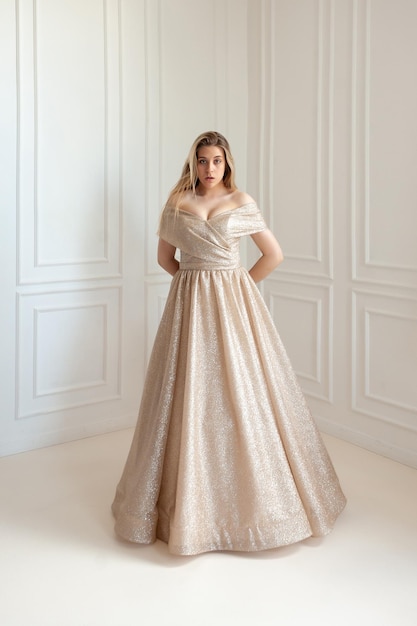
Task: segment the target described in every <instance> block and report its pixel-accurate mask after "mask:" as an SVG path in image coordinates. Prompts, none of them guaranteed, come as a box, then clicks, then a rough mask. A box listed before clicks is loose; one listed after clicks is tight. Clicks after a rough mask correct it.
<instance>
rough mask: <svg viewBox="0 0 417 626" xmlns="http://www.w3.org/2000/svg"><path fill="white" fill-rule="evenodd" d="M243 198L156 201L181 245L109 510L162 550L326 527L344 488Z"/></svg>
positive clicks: (257, 540) (243, 546)
mask: <svg viewBox="0 0 417 626" xmlns="http://www.w3.org/2000/svg"><path fill="white" fill-rule="evenodd" d="M265 228H266V225H265V222H264V220H263V217H262V215H261V213H260V211H259V209H258V207H257V205H256V204H255V203H253V202H251V203H249V204H245V205H244V206H241V207H239V208H237V209H233V210H225V211H223V212H222V213H218V214H217V215H215V216H214V217H212V218H210V219H202V218H200V217H199V216H197V215H194V214H192V213H189V212H186V211H183V210H177V211H176V210H174V209H173V208H170V207H167V208H165V210H164V212H163V214H162V218H161V224H160V231H159V234H160V236H161V237H162V238H163V239H164V240H166V241H167V242H169V243H170V244H172V245H173V246H175V247H176V248H178V249H179V250H180V251H181V258H180V268H179V270H178V272H177V273H176V274H175V276H174V277H173V279H172V282H171V287H170V291H169V295H168V298H167V302H166V305H165V309H164V313H163V316H162V319H161V322H160V325H159V329H158V332H157V335H156V338H155V343H154V346H153V351H152V354H151V357H150V362H149V366H148V371H147V375H146V380H145V385H144V391H143V395H142V401H141V406H140V411H139V418H138V422H137V426H136V430H135V434H134V437H133V441H132V445H131V448H130V452H129V455H128V458H127V461H126V465H125V468H124V471H123V474H122V477H121V479H120V482H119V484H118V486H117V491H116V496H115V500H114V502H113V506H112V510H113V513H114V516H115V518H116V525H115V530H116V533H117V534H118V535H119V536H120V537H122V538H124V539H126V540H128V541H132V542H137V543H143V544H149V543H152V542H154V541H155V539H156V538H159V539H162V540H163V541H165V542H166V543H167V544H168V549H169V551H170V552H172V553H173V554H181V555H191V554H198V553H201V552H208V551H211V550H235V551H255V550H265V549H268V548H274V547H278V546H283V545H287V544H290V543H294V542H298V541H301V540H303V539H305V538H307V537H310V536H316V537H317V536H322V535H325V534H327V533H328V532H330V530H331V529H332V527H333V525H334V522H335V520H336V518H337V517H338V515H339V514H340V512H341V511H342V509H343V508H344V506H345V502H346V500H345V497H344V495H343V492H342V490H341V488H340V485H339V481H338V478H337V476H336V473H335V470H334V468H333V465H332V462H331V460H330V458H329V455H328V453H327V450H326V448H325V446H324V443H323V441H322V438H321V436H320V433H319V431H318V429H317V427H316V425H315V423H314V421H313V418H312V416H311V414H310V411H309V409H308V406H307V404H306V401H305V398H304V395H303V393H302V391H301V389H300V386H299V383H298V381H297V378H296V376H295V374H294V371H293V369H292V367H291V364H290V361H289V359H288V356H287V354H286V352H285V349H284V347H283V345H282V343H281V340H280V338H279V335H278V332H277V330H276V328H275V325H274V323H273V321H272V318H271V315H270V313H269V311H268V309H267V307H266V304H265V302H264V300H263V298H262V296H261V294H260V292H259V290H258V288H257V286H256V285H255V283H254V281H253V280H252V278H251V276H250V275H249V273H248V271H247V270H246V269H245V268H244V267H242V266H241V264H240V257H239V241H240V238H241V237H243V236H246V235H250V234H253V233H256V232H260V231H262V230H263V229H265Z"/></svg>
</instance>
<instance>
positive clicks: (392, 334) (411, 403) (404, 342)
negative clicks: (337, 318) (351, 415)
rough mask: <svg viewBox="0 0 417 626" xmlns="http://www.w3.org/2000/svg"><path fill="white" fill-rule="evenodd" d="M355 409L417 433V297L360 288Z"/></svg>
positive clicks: (355, 312) (355, 314)
mask: <svg viewBox="0 0 417 626" xmlns="http://www.w3.org/2000/svg"><path fill="white" fill-rule="evenodd" d="M352 319H353V340H352V351H353V354H352V380H353V388H352V408H353V410H354V411H356V412H359V413H362V414H364V415H369V416H371V417H373V418H375V419H377V420H380V421H381V422H384V423H388V424H391V425H393V426H398V427H401V428H405V429H408V430H411V431H413V432H417V424H416V421H415V415H416V414H417V392H416V386H415V381H416V376H417V365H416V360H415V354H416V347H417V343H416V341H417V300H415V299H411V298H406V297H400V296H393V295H388V294H386V293H383V292H379V293H377V292H372V293H371V292H369V291H364V290H362V291H360V290H355V291H354V292H353V297H352Z"/></svg>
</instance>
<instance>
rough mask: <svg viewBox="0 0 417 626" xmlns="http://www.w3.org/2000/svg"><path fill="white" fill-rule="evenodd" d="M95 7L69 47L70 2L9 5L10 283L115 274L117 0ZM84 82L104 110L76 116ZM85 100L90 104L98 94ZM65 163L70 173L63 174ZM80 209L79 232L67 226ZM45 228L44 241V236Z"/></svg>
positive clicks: (117, 218) (117, 245)
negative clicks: (96, 90) (14, 227)
mask: <svg viewBox="0 0 417 626" xmlns="http://www.w3.org/2000/svg"><path fill="white" fill-rule="evenodd" d="M95 4H96V6H95V7H94V10H95V11H96V14H95V15H94V16H92V15H91V14H90V15H86V22H85V24H83V23H80V24H79V25H78V26H79V31H80V33H79V37H78V38H74V39H73V40H72V41H71V42H69V40H68V37H69V34H68V33H67V31H69V33H71V32H72V31H71V27H72V28H75V24H72V23H71V20H68V19H66V17H68V15H70V16H71V15H72V5H70V4H68V6H67V7H65V5H64V6H61V5H59V7H55V5H51V4H49V5H46V4H45V5H43V4H42V3H39V2H37V0H32V1H31V0H19V1H17V3H16V10H17V62H18V156H17V162H18V163H17V164H18V206H17V214H18V226H19V231H18V265H19V284H20V285H25V284H41V283H46V282H57V281H75V280H83V279H94V278H103V277H105V278H107V277H117V276H120V273H121V239H120V238H121V227H120V223H121V183H120V180H121V157H120V141H121V135H120V133H121V131H120V128H121V86H120V80H121V71H120V64H121V58H120V37H121V35H120V19H119V18H120V15H119V12H120V6H119V3H118V2H117V0H106V1H104V2H101V1H99V0H96V3H95ZM63 8H66V9H67V11H69V13H68V15H67V16H66V17H65V15H61V12H60V11H61V10H62V9H63ZM64 13H65V11H64ZM64 20H65V23H64ZM88 20H90V22H91V24H94V26H95V35H97V37H96V39H94V38H93V37H92V36H91V37H89V36H88V33H86V32H85V29H86V28H87V27H88V24H90V22H89V21H88ZM100 23H101V34H100V31H99V26H98V25H99V24H100ZM60 31H62V32H61V34H62V35H63V36H62V37H61V36H60ZM100 39H101V44H100V41H99V40H100ZM75 41H76V43H75ZM83 45H84V48H83ZM73 46H77V48H73V49H71V47H73ZM87 48H88V49H87ZM54 51H55V53H56V54H55V55H54ZM82 54H85V58H87V59H88V58H89V56H91V57H92V58H93V60H92V61H91V63H86V64H85V66H86V67H85V69H84V71H82V70H81V67H80V64H78V62H77V59H78V58H79V57H80V56H81V55H82ZM52 56H55V57H56V58H54V59H53V62H52V59H51V57H52ZM57 59H59V60H60V63H61V67H60V72H61V73H65V72H66V79H67V80H66V81H62V82H61V83H60V84H58V83H57V82H56V81H55V79H54V75H55V73H56V72H57V71H58V70H57V68H58V64H57ZM94 63H97V64H98V65H97V64H96V65H94ZM81 66H82V64H81ZM93 76H94V78H96V76H97V77H100V76H102V82H101V91H102V93H103V98H102V100H103V102H104V109H103V111H102V112H101V111H97V114H96V115H94V113H93V109H92V108H91V109H87V108H85V109H83V110H82V114H81V109H80V107H79V106H77V102H79V101H80V98H83V97H84V94H82V93H79V92H78V91H77V90H78V89H86V88H87V85H88V83H89V79H92V78H93ZM96 80H97V81H99V78H97V79H96ZM60 90H61V91H60ZM95 98H96V100H97V102H98V101H99V98H100V95H99V94H97V95H96V96H95ZM53 102H55V103H56V104H57V106H56V107H55V108H54V109H51V110H49V109H48V110H46V108H45V106H46V103H48V106H49V107H50V106H51V103H53ZM93 102H94V101H93V99H92V100H91V107H92V106H93ZM100 102H101V99H100ZM65 105H67V108H65ZM88 116H90V117H91V120H93V119H94V118H97V119H96V125H95V128H94V130H91V132H90V135H91V136H90V139H91V141H90V143H88V136H89V135H88V132H89V131H88V130H86V133H87V135H86V137H85V142H86V144H85V149H83V148H84V146H82V145H81V143H80V142H81V136H82V135H83V133H84V130H83V129H84V126H85V128H86V129H88V126H89V117H88ZM100 118H101V121H100ZM40 124H42V128H40ZM92 126H93V124H91V127H92ZM100 135H101V139H100V140H99V141H95V140H96V139H98V138H99V137H100ZM93 143H94V145H91V144H93ZM96 143H97V146H96V145H95V144H96ZM100 146H101V148H100ZM57 148H58V150H57ZM73 166H74V167H75V168H76V170H75V171H74V172H71V171H67V170H68V168H72V167H73ZM84 170H85V171H84ZM71 203H73V204H72V205H71ZM74 203H75V205H74ZM60 205H62V210H61V206H60ZM72 209H73V210H75V214H76V215H75V216H74V220H73V222H71V220H70V219H69V216H70V215H71V213H72V212H73V211H72ZM81 212H82V213H83V214H84V219H85V225H84V229H83V230H82V231H80V230H79V228H78V226H77V225H76V223H77V215H79V214H80V215H81ZM89 219H90V221H89ZM66 220H68V222H66ZM51 230H53V231H54V232H55V238H54V239H51V238H50V236H49V234H48V233H49V232H50V231H51Z"/></svg>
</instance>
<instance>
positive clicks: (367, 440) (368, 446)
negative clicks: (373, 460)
mask: <svg viewBox="0 0 417 626" xmlns="http://www.w3.org/2000/svg"><path fill="white" fill-rule="evenodd" d="M314 419H315V421H316V423H317V426H318V427H319V429H320V430H321V431H322V432H323V433H326V434H328V435H332V436H334V437H337V438H338V439H343V440H344V441H348V442H349V443H353V444H354V445H357V446H359V447H360V448H365V450H369V451H370V452H375V453H376V454H380V455H381V456H385V457H387V458H389V459H392V460H393V461H397V462H398V463H402V464H403V465H409V466H410V467H413V468H416V469H417V451H415V450H410V449H408V448H400V447H398V446H394V445H392V444H390V443H387V442H386V441H381V440H379V439H375V438H374V437H371V436H370V435H368V434H366V433H363V432H360V431H356V430H353V429H352V428H349V427H348V426H344V425H340V424H337V423H335V422H331V421H330V420H328V419H326V418H324V417H320V416H314Z"/></svg>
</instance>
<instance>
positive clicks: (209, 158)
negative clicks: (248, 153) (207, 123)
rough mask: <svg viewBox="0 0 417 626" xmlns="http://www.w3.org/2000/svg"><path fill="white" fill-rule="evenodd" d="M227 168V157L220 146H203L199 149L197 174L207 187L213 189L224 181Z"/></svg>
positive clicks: (201, 183)
mask: <svg viewBox="0 0 417 626" xmlns="http://www.w3.org/2000/svg"><path fill="white" fill-rule="evenodd" d="M225 169H226V157H225V154H224V150H223V148H220V147H219V146H203V147H202V148H199V149H198V151H197V175H198V180H199V181H200V185H202V186H203V187H204V188H205V189H207V190H209V189H213V187H216V185H218V184H219V183H223V176H224V172H225Z"/></svg>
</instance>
